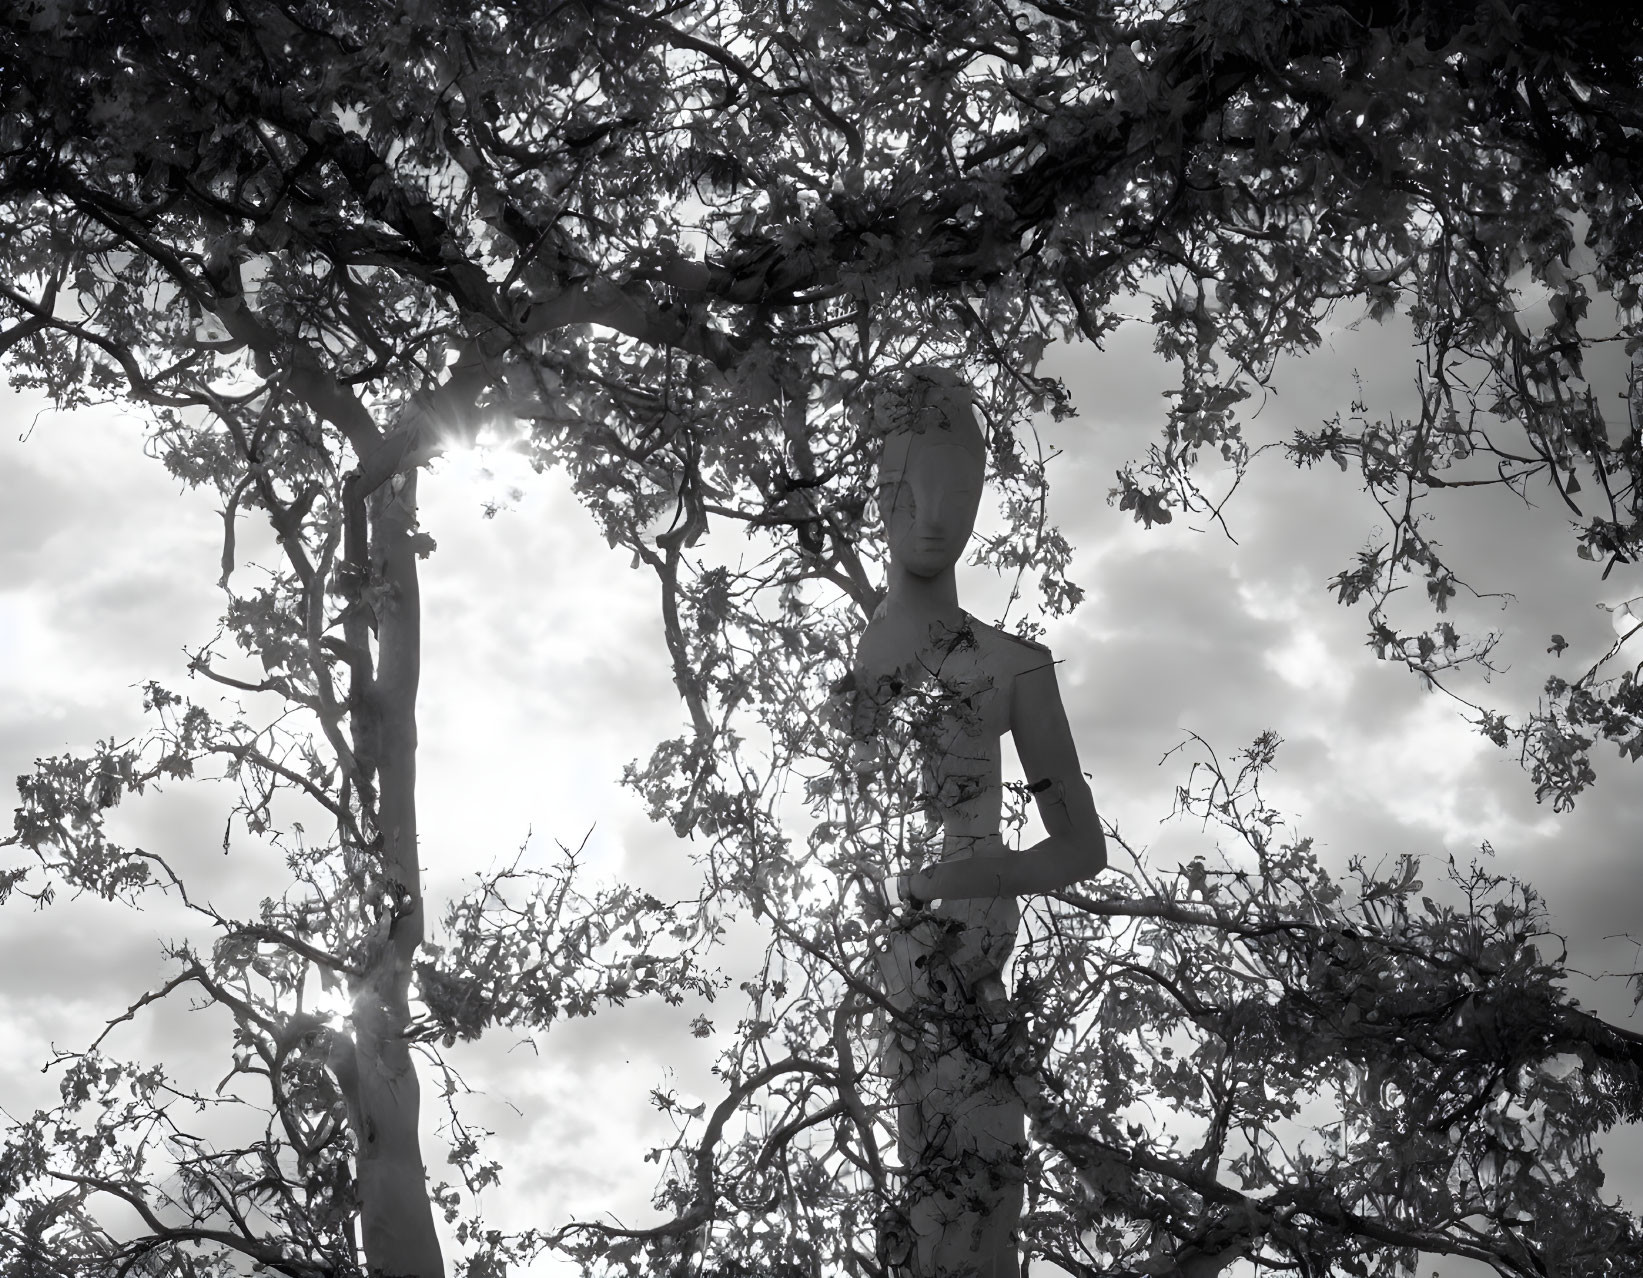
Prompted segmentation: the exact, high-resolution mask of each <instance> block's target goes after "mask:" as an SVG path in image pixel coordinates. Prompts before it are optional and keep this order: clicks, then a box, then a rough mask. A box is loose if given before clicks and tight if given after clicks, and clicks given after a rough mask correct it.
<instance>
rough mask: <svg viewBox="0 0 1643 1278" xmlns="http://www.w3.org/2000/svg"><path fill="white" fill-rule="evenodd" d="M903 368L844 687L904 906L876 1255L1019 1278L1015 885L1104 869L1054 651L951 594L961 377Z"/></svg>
mask: <svg viewBox="0 0 1643 1278" xmlns="http://www.w3.org/2000/svg"><path fill="white" fill-rule="evenodd" d="M909 381H910V386H911V390H910V392H909V394H908V395H907V397H906V400H905V410H904V411H902V412H899V413H897V414H896V415H895V417H894V418H893V420H892V422H891V424H890V427H889V429H888V431H887V433H886V436H885V440H884V451H883V454H882V456H881V460H880V463H879V473H878V493H879V498H878V500H879V509H880V513H881V516H882V518H883V523H884V531H885V537H886V539H887V541H888V543H889V551H890V569H889V580H888V591H887V593H886V596H885V599H884V602H883V603H882V604H881V605H880V607H879V608H878V610H877V611H876V612H875V613H874V615H873V617H872V619H871V621H870V622H869V623H868V626H867V629H866V632H865V633H864V634H863V635H862V638H861V642H860V644H859V646H858V648H857V651H856V658H855V665H854V670H853V672H852V677H851V679H850V680H848V681H847V685H846V686H847V688H848V689H849V691H850V692H851V694H852V695H851V708H850V717H851V732H852V735H853V736H854V737H855V746H854V748H855V751H856V755H857V770H858V772H859V773H861V774H862V776H863V791H864V793H870V792H873V791H877V793H876V794H873V795H872V797H873V798H874V800H875V803H874V808H875V810H876V811H877V812H878V813H879V826H878V832H879V838H880V846H881V848H882V849H883V851H884V855H885V857H886V860H888V861H891V863H892V864H894V865H897V866H898V867H899V871H900V872H899V873H894V874H892V875H891V876H890V878H889V879H887V880H886V886H887V887H888V888H891V889H893V891H894V893H895V895H897V896H899V898H900V900H901V902H902V904H903V907H904V908H903V910H902V911H900V912H898V913H897V914H896V915H895V916H894V918H893V920H892V925H891V928H890V931H889V943H888V945H887V948H886V949H885V950H884V951H883V952H882V954H881V956H880V968H881V976H882V979H883V981H884V986H885V993H886V995H887V997H888V1001H889V1003H890V1004H891V1005H892V1007H893V1008H894V1009H895V1015H894V1017H893V1018H891V1020H890V1024H889V1026H888V1032H887V1033H886V1036H885V1039H884V1048H883V1065H884V1068H885V1070H886V1072H887V1073H888V1075H889V1077H890V1079H891V1082H892V1086H893V1088H894V1093H895V1099H896V1103H897V1107H898V1112H897V1121H898V1131H899V1147H900V1148H899V1152H900V1161H901V1164H902V1171H903V1176H904V1177H905V1201H904V1204H903V1208H902V1210H901V1212H899V1213H897V1215H898V1217H899V1221H900V1223H899V1226H897V1227H896V1228H895V1229H894V1230H893V1231H892V1232H894V1233H896V1234H898V1235H899V1241H896V1240H893V1239H892V1240H891V1241H890V1242H889V1244H888V1245H889V1249H890V1252H891V1254H890V1255H888V1256H886V1259H887V1260H889V1261H890V1262H891V1263H892V1265H893V1266H894V1268H895V1271H896V1272H898V1273H902V1274H905V1275H908V1276H909V1278H1018V1275H1019V1273H1020V1259H1019V1254H1018V1246H1017V1237H1016V1230H1017V1227H1018V1224H1019V1221H1020V1215H1021V1207H1022V1181H1023V1166H1024V1158H1025V1154H1026V1112H1025V1105H1024V1103H1023V1101H1022V1098H1021V1095H1020V1093H1019V1092H1018V1090H1017V1087H1016V1080H1015V1078H1014V1077H1013V1076H1012V1075H1011V1072H1010V1070H1009V1069H1008V1067H1007V1065H1004V1066H1002V1067H1001V1064H1000V1062H1001V1061H1002V1060H1005V1058H1007V1057H1008V1054H1009V1050H1010V1047H1011V1045H1012V1043H1014V1042H1018V1041H1019V1039H1020V1034H1021V1030H1020V1026H1019V1023H1018V1021H1017V1018H1015V1017H1014V1016H1013V1015H1012V1009H1011V1005H1010V1000H1009V996H1008V994H1007V992H1006V990H1005V988H1004V968H1005V964H1006V962H1007V960H1008V958H1009V955H1010V951H1011V949H1012V947H1013V946H1014V944H1015V937H1016V928H1017V924H1018V923H1019V921H1020V907H1019V905H1018V904H1017V900H1016V898H1017V897H1019V896H1024V895H1030V894H1033V893H1037V892H1050V891H1055V890H1057V889H1060V888H1063V887H1066V886H1069V885H1070V884H1073V883H1075V882H1077V881H1079V880H1081V879H1086V878H1089V877H1091V876H1092V875H1095V874H1097V873H1098V872H1099V871H1100V870H1101V869H1102V868H1103V867H1104V866H1105V865H1106V861H1107V857H1106V842H1105V839H1104V837H1103V835H1102V832H1101V823H1100V821H1099V819H1098V818H1097V816H1096V811H1095V804H1094V801H1093V800H1092V798H1091V796H1090V790H1089V786H1088V785H1087V784H1086V783H1085V781H1084V776H1083V773H1082V772H1081V771H1080V770H1079V766H1078V754H1077V751H1076V750H1075V748H1074V746H1073V740H1072V733H1071V731H1070V730H1069V728H1068V726H1067V715H1066V711H1065V709H1064V708H1063V706H1062V703H1061V693H1060V690H1059V688H1058V687H1057V684H1056V677H1055V663H1054V660H1053V658H1052V657H1051V656H1050V651H1049V649H1048V648H1046V647H1044V646H1043V645H1042V644H1038V643H1033V642H1031V641H1030V640H1026V639H1021V638H1017V637H1016V636H1014V635H1010V634H1006V633H1005V632H1004V631H1002V630H998V629H996V628H995V627H993V626H989V625H985V624H984V623H982V622H980V621H978V620H976V619H975V618H974V617H972V616H970V615H969V614H968V613H966V612H965V611H964V610H963V609H962V608H961V607H960V606H959V602H958V587H957V581H956V578H955V575H954V567H955V565H956V564H957V563H958V560H959V558H960V556H961V555H962V554H963V552H964V548H965V544H966V543H967V542H968V540H969V538H970V534H971V532H972V530H973V528H974V526H975V519H976V511H977V507H978V505H979V502H980V498H981V490H982V480H983V476H984V472H985V463H986V448H985V443H984V441H983V439H982V435H981V431H980V428H979V427H978V425H977V423H976V419H975V415H974V411H973V409H972V408H971V405H970V391H969V388H968V386H967V385H966V384H965V383H964V382H963V381H962V380H961V379H960V378H958V377H956V376H955V375H953V374H952V373H950V372H947V371H946V370H943V369H938V368H925V369H920V370H916V371H915V372H914V373H913V374H912V375H911V377H910V379H909ZM1006 732H1009V733H1010V735H1011V736H1012V737H1013V738H1014V739H1015V748H1016V752H1017V754H1018V755H1019V756H1020V760H1021V767H1022V771H1023V773H1024V774H1025V776H1026V778H1027V781H1028V788H1029V789H1030V790H1031V792H1032V793H1033V795H1034V796H1035V798H1036V800H1037V804H1038V810H1039V814H1040V817H1041V818H1042V821H1043V824H1044V828H1045V829H1046V830H1047V831H1048V834H1049V837H1048V838H1046V839H1044V840H1043V841H1042V842H1040V843H1038V844H1036V845H1035V846H1033V847H1030V848H1026V849H1023V850H1019V851H1013V850H1008V849H1006V847H1005V845H1004V842H1003V839H1002V837H1001V834H1000V828H999V827H1000V818H1001V814H1002V807H1003V784H1002V777H1001V771H1000V743H1001V739H1002V738H1003V735H1004V734H1005V733H1006ZM920 809H922V815H923V819H922V820H920V819H918V818H919V815H920V811H919V810H920ZM926 903H927V904H926Z"/></svg>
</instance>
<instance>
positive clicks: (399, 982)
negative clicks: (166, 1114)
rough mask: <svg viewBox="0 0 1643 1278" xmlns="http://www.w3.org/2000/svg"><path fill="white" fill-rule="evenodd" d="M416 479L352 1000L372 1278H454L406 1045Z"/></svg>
mask: <svg viewBox="0 0 1643 1278" xmlns="http://www.w3.org/2000/svg"><path fill="white" fill-rule="evenodd" d="M416 478H417V477H416V472H415V471H414V470H412V471H410V472H409V473H407V474H405V475H404V476H403V477H402V478H401V479H400V480H398V481H396V482H397V483H398V485H399V490H398V492H397V493H396V492H394V491H393V487H392V485H385V486H384V487H383V488H382V489H381V490H379V492H378V493H377V494H375V495H374V497H373V499H372V501H371V506H372V512H371V514H372V518H371V560H372V564H371V566H372V577H373V578H374V579H375V581H376V582H377V583H379V584H380V585H381V586H382V587H384V589H385V597H384V598H383V600H382V602H381V603H380V604H379V605H378V608H377V654H378V664H377V670H376V675H375V678H373V679H372V680H371V681H370V683H369V695H368V697H367V698H366V701H367V704H365V705H363V706H356V707H355V711H354V712H355V714H356V715H359V714H361V713H363V714H364V715H366V716H368V717H369V719H370V720H371V721H372V722H371V723H370V732H369V736H370V738H371V741H372V745H373V747H374V750H375V756H376V758H375V761H376V765H377V768H376V777H377V787H376V789H377V793H376V801H377V802H376V809H377V822H376V825H377V835H378V838H379V840H380V848H379V849H378V850H377V855H378V856H380V858H381V861H380V864H381V867H382V877H383V881H384V884H385V888H386V891H385V894H384V899H383V900H382V901H381V902H380V904H379V908H380V910H381V916H380V922H379V927H378V931H377V933H376V935H375V937H374V938H373V946H372V950H371V952H370V955H369V959H368V963H369V966H368V970H367V973H366V976H365V979H364V980H363V981H362V982H361V983H360V984H359V986H358V988H357V989H356V990H355V991H354V1015H353V1021H354V1060H353V1062H352V1065H353V1069H352V1071H351V1072H352V1073H353V1076H354V1083H355V1085H354V1088H353V1096H352V1097H351V1098H350V1100H351V1102H352V1104H351V1105H350V1117H351V1119H352V1122H353V1126H354V1141H355V1146H356V1150H357V1153H356V1177H357V1182H358V1193H359V1205H360V1233H361V1241H362V1243H363V1246H364V1250H365V1263H366V1268H367V1271H368V1272H369V1273H370V1274H371V1275H372V1278H444V1274H445V1263H444V1259H443V1257H442V1256H441V1255H440V1247H439V1236H438V1234H437V1233H436V1232H435V1230H434V1217H433V1205H432V1203H431V1202H430V1201H429V1197H428V1185H427V1178H426V1173H425V1169H424V1167H423V1162H422V1146H421V1141H420V1136H419V1125H418V1120H419V1117H420V1114H419V1110H420V1101H421V1089H420V1087H419V1085H418V1083H417V1076H416V1065H415V1061H414V1060H413V1059H412V1056H411V1050H410V1044H409V1042H408V1040H407V1037H406V1034H407V1030H408V1028H409V1025H410V1019H411V1017H410V1001H409V989H410V981H411V973H412V964H413V963H414V961H415V958H416V952H417V949H418V947H419V946H420V945H421V944H422V940H423V931H424V919H423V902H422V873H421V866H420V863H419V860H418V854H417V834H416V745H417V741H416V694H417V682H418V678H419V675H420V673H421V604H420V599H419V596H418V590H417V567H416V552H415V549H414V547H413V546H412V544H411V535H412V533H413V532H414V530H415V524H416Z"/></svg>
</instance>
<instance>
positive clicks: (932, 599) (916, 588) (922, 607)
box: [884, 561, 964, 630]
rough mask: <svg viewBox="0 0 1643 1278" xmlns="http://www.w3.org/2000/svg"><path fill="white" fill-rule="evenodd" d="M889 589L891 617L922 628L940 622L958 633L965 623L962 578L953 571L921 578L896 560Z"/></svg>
mask: <svg viewBox="0 0 1643 1278" xmlns="http://www.w3.org/2000/svg"><path fill="white" fill-rule="evenodd" d="M885 586H886V590H885V595H884V611H885V614H886V615H887V616H890V617H894V618H896V619H897V620H899V621H903V622H908V623H911V624H913V625H915V626H919V627H920V628H924V627H928V626H931V625H934V624H936V623H937V622H940V623H941V624H942V625H945V626H949V627H951V628H953V629H955V630H956V629H957V628H958V627H959V625H960V623H961V622H962V621H963V620H964V609H962V608H960V607H959V606H958V577H957V575H956V574H955V573H954V571H953V570H952V569H951V568H949V569H947V571H945V572H943V573H941V574H939V575H938V576H935V577H919V576H915V575H914V574H913V573H910V572H908V571H907V570H906V569H905V568H903V567H901V566H900V565H898V564H896V563H895V562H894V561H892V562H891V564H890V571H889V574H888V577H887V580H886V582H885Z"/></svg>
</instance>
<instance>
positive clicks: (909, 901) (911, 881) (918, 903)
mask: <svg viewBox="0 0 1643 1278" xmlns="http://www.w3.org/2000/svg"><path fill="white" fill-rule="evenodd" d="M928 891H929V884H928V876H927V872H926V871H923V870H920V871H919V872H918V873H917V874H891V875H887V876H886V877H885V880H884V895H885V896H886V898H888V900H889V902H890V908H891V909H892V910H895V909H898V908H899V909H903V910H908V911H911V912H913V913H917V912H918V911H920V910H926V909H929V908H930V899H931V898H930V897H929V896H928V895H926V893H928Z"/></svg>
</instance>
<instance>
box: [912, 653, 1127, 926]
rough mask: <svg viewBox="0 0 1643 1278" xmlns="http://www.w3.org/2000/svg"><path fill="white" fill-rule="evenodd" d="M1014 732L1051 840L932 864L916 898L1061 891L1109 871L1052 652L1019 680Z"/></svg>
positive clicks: (919, 880)
mask: <svg viewBox="0 0 1643 1278" xmlns="http://www.w3.org/2000/svg"><path fill="white" fill-rule="evenodd" d="M1010 733H1011V735H1012V736H1013V737H1014V738H1015V745H1016V753H1017V754H1018V755H1019V756H1020V759H1021V770H1022V772H1023V773H1025V775H1026V777H1027V783H1028V785H1029V786H1030V787H1032V789H1033V792H1034V796H1035V797H1036V799H1037V801H1038V814H1039V817H1040V818H1041V819H1042V820H1043V822H1044V829H1045V831H1046V832H1047V834H1048V836H1049V837H1048V838H1046V839H1043V840H1042V841H1041V842H1039V843H1036V844H1034V845H1033V846H1032V847H1030V848H1025V849H1023V850H1022V851H1020V852H1007V853H1001V854H991V855H986V856H976V857H971V858H969V859H968V860H962V861H946V862H942V863H941V864H939V865H933V866H928V867H926V868H925V869H924V870H922V871H920V872H919V873H918V874H917V875H914V876H913V882H912V884H911V885H910V886H911V888H912V892H913V895H914V896H916V897H919V898H922V899H926V900H930V899H936V898H942V897H955V898H957V897H978V896H1030V895H1032V894H1034V893H1038V892H1056V891H1060V890H1061V889H1062V888H1064V887H1070V886H1071V885H1072V884H1074V883H1077V882H1079V881H1080V880H1082V879H1087V878H1091V877H1093V876H1094V875H1096V874H1099V873H1100V872H1101V871H1102V870H1103V869H1105V868H1106V865H1107V840H1106V836H1105V835H1104V834H1103V833H1102V831H1101V819H1100V817H1098V816H1097V815H1096V811H1095V800H1094V798H1093V797H1092V796H1091V794H1090V787H1089V784H1088V783H1087V782H1086V781H1085V780H1084V773H1083V772H1082V771H1081V770H1080V768H1079V766H1078V749H1077V747H1076V746H1075V745H1074V744H1073V737H1072V729H1071V728H1070V727H1069V726H1068V724H1067V711H1066V707H1065V706H1064V705H1062V702H1061V689H1060V686H1059V685H1058V684H1057V683H1056V678H1055V666H1054V664H1053V663H1052V661H1051V659H1050V658H1049V656H1048V654H1046V655H1045V658H1044V661H1043V663H1042V664H1041V665H1038V666H1035V667H1034V668H1032V669H1029V670H1027V671H1025V672H1023V673H1021V674H1019V675H1017V676H1016V679H1015V687H1014V690H1013V694H1012V696H1011V701H1010Z"/></svg>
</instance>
